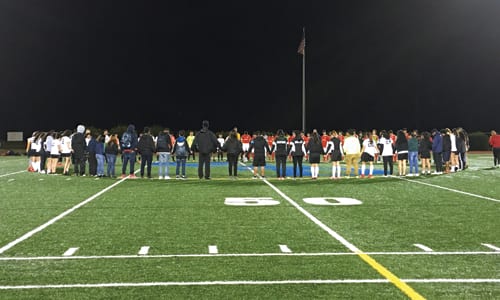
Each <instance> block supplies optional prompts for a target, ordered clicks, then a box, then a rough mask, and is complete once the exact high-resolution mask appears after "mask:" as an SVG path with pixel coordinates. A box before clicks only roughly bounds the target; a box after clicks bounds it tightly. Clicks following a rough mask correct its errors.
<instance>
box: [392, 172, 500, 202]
mask: <svg viewBox="0 0 500 300" xmlns="http://www.w3.org/2000/svg"><path fill="white" fill-rule="evenodd" d="M396 178H399V179H401V180H406V181H409V182H413V183H418V184H422V185H426V186H430V187H433V188H437V189H442V190H446V191H449V192H454V193H458V194H462V195H467V196H471V197H476V198H480V199H484V200H489V201H494V202H500V199H495V198H491V197H486V196H482V195H477V194H473V193H469V192H464V191H460V190H456V189H452V188H447V187H444V186H440V185H437V184H432V183H427V182H423V181H420V180H411V179H407V178H403V177H396Z"/></svg>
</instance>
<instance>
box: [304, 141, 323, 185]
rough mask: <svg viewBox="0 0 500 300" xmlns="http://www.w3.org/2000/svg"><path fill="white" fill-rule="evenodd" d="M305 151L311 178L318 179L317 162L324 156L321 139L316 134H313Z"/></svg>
mask: <svg viewBox="0 0 500 300" xmlns="http://www.w3.org/2000/svg"><path fill="white" fill-rule="evenodd" d="M306 149H307V150H308V151H309V163H310V164H311V178H312V179H318V176H319V162H320V160H321V155H323V154H324V151H323V145H322V144H321V138H320V137H319V135H318V133H317V132H313V134H312V137H311V139H309V143H308V144H307V147H306Z"/></svg>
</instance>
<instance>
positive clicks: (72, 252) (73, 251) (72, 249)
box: [63, 247, 80, 256]
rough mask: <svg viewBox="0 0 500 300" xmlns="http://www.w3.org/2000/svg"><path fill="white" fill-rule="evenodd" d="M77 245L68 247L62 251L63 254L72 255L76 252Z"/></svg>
mask: <svg viewBox="0 0 500 300" xmlns="http://www.w3.org/2000/svg"><path fill="white" fill-rule="evenodd" d="M78 249H80V248H78V247H74V248H69V249H68V250H66V252H64V254H63V256H73V254H75V253H76V251H78Z"/></svg>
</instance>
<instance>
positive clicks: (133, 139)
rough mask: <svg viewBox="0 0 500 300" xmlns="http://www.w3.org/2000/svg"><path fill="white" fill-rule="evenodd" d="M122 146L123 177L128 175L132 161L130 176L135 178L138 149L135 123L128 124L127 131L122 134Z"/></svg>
mask: <svg viewBox="0 0 500 300" xmlns="http://www.w3.org/2000/svg"><path fill="white" fill-rule="evenodd" d="M120 148H121V149H122V156H123V166H122V176H121V178H125V177H127V175H126V173H125V172H126V171H127V165H128V164H129V163H130V169H129V172H130V173H129V174H130V175H129V178H135V174H134V167H135V158H136V153H135V152H136V150H137V133H136V132H135V126H134V125H133V124H130V125H128V127H127V131H125V132H124V133H123V134H122V137H121V139H120Z"/></svg>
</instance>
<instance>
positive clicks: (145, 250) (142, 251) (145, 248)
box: [137, 246, 149, 255]
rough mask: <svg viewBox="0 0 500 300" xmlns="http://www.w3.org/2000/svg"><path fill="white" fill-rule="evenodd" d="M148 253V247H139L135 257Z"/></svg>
mask: <svg viewBox="0 0 500 300" xmlns="http://www.w3.org/2000/svg"><path fill="white" fill-rule="evenodd" d="M148 252H149V246H143V247H141V250H139V253H137V255H148Z"/></svg>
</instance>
